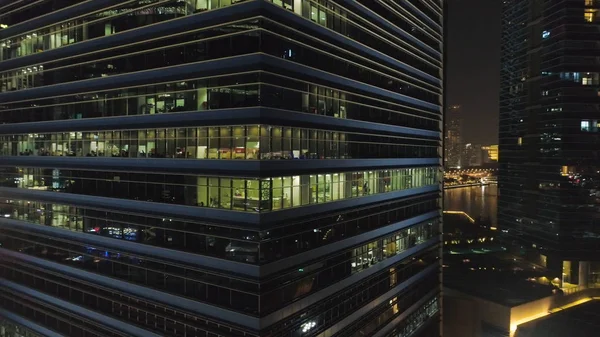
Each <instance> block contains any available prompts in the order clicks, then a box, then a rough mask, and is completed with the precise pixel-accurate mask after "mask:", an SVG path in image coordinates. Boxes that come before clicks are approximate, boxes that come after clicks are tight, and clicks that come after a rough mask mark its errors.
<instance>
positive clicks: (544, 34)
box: [542, 30, 550, 39]
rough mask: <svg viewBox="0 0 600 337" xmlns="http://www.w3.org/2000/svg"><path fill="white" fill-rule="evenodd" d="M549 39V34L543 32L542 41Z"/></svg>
mask: <svg viewBox="0 0 600 337" xmlns="http://www.w3.org/2000/svg"><path fill="white" fill-rule="evenodd" d="M549 37H550V32H549V31H547V30H545V31H543V32H542V39H547V38H549Z"/></svg>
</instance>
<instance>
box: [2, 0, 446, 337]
mask: <svg viewBox="0 0 600 337" xmlns="http://www.w3.org/2000/svg"><path fill="white" fill-rule="evenodd" d="M0 3H3V4H2V5H1V6H3V7H2V8H1V9H0V12H1V13H2V14H0V24H2V27H6V28H4V29H2V30H0V81H1V91H2V93H0V120H1V122H2V125H0V137H1V139H0V144H1V148H0V155H1V156H2V157H1V160H0V166H1V168H2V170H1V172H0V210H1V213H0V214H1V218H0V245H1V247H0V308H1V309H0V319H1V320H0V326H1V329H3V330H2V331H6V332H7V334H8V335H9V336H12V335H11V334H15V331H18V332H19V334H25V332H28V333H30V334H31V335H32V336H36V335H45V336H57V335H69V336H103V337H104V336H143V337H147V336H211V337H212V336H290V337H292V336H294V337H295V336H323V337H325V336H421V335H423V336H434V335H436V334H437V335H439V333H438V330H439V320H440V317H439V310H438V309H439V293H440V262H439V257H440V250H439V248H440V245H439V243H440V232H441V231H440V226H441V224H440V180H441V176H440V172H441V171H440V167H441V158H440V154H441V148H440V143H441V99H442V92H441V90H442V89H441V88H442V85H441V80H442V35H443V34H442V14H441V13H442V8H441V1H439V0H410V1H406V2H402V3H400V2H394V1H381V2H371V1H340V2H336V3H333V2H327V1H305V0H279V1H272V2H271V1H262V0H260V1H259V0H254V1H250V0H248V1H233V0H211V1H204V0H198V1H193V0H187V1H181V0H172V1H169V0H166V1H152V0H143V1H142V0H136V1H126V0H125V1H124V0H94V1H75V0H71V1H68V0H63V1H59V0H40V1H36V2H27V3H23V2H20V3H18V4H17V3H11V2H0Z"/></svg>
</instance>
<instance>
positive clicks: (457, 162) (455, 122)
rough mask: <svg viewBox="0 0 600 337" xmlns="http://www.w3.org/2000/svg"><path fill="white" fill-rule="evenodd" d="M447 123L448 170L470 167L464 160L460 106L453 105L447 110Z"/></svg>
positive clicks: (445, 133) (446, 152) (445, 151)
mask: <svg viewBox="0 0 600 337" xmlns="http://www.w3.org/2000/svg"><path fill="white" fill-rule="evenodd" d="M445 123H446V128H445V132H444V166H445V167H446V168H450V167H461V166H468V164H464V163H463V160H462V157H463V152H464V144H463V139H462V118H461V116H460V105H452V106H449V107H448V108H447V109H446V121H445Z"/></svg>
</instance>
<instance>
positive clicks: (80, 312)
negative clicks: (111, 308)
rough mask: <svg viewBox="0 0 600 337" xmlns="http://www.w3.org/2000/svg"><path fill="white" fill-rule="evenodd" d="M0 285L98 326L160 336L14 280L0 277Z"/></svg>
mask: <svg viewBox="0 0 600 337" xmlns="http://www.w3.org/2000/svg"><path fill="white" fill-rule="evenodd" d="M0 285H1V286H2V287H3V288H4V289H8V290H11V291H13V292H16V293H20V294H23V295H26V296H30V297H33V298H35V299H36V300H39V301H41V302H45V303H47V304H48V306H50V307H57V308H60V309H61V310H67V311H70V312H71V313H72V314H73V316H75V317H84V318H86V319H89V320H91V321H93V322H96V324H98V325H100V326H104V327H107V328H109V329H114V330H117V331H121V332H124V333H126V334H127V335H129V336H134V337H160V336H161V335H157V334H155V333H153V332H151V331H149V330H146V329H142V328H138V327H137V326H134V325H132V324H128V323H125V322H123V321H120V320H117V319H114V318H112V317H108V316H105V315H103V314H101V313H99V312H97V311H92V310H89V309H86V308H84V307H81V306H78V305H75V304H72V303H70V302H67V301H63V300H61V299H59V298H57V297H53V296H49V295H46V294H45V293H42V292H40V291H37V290H34V289H31V288H28V287H25V286H22V285H19V284H16V283H14V282H11V281H8V280H5V279H1V278H0Z"/></svg>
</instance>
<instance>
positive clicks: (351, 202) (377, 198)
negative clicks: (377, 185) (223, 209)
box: [260, 184, 441, 229]
mask: <svg viewBox="0 0 600 337" xmlns="http://www.w3.org/2000/svg"><path fill="white" fill-rule="evenodd" d="M440 191H441V186H440V185H438V184H436V185H429V186H424V187H417V188H411V189H406V190H400V191H393V192H388V193H381V194H373V195H368V196H364V197H357V198H351V199H345V200H339V201H333V202H327V203H323V204H315V205H310V206H302V207H296V208H288V209H285V210H281V211H276V212H268V213H263V214H261V216H260V220H261V224H260V226H261V229H269V228H273V227H278V226H281V224H282V223H285V221H289V220H290V219H294V218H300V217H309V216H313V215H316V214H320V213H326V212H335V211H339V210H342V209H349V208H353V207H359V206H367V205H369V204H375V203H380V202H385V201H390V200H394V199H401V198H405V197H410V196H415V195H419V194H424V193H431V192H440Z"/></svg>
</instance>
